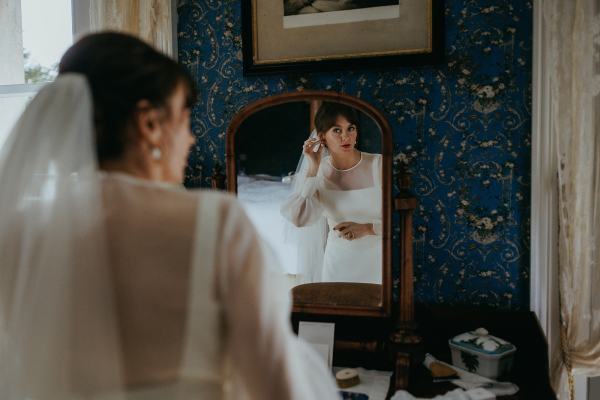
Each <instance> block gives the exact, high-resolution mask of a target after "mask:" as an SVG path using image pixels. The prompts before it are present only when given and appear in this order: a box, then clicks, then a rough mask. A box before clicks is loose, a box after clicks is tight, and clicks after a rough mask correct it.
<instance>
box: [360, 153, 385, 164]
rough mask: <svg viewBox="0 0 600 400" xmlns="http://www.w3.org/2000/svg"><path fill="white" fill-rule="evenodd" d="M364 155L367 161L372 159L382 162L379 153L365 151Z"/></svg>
mask: <svg viewBox="0 0 600 400" xmlns="http://www.w3.org/2000/svg"><path fill="white" fill-rule="evenodd" d="M362 157H363V158H364V159H365V160H367V161H372V162H380V161H381V154H379V153H367V152H365V151H363V152H362Z"/></svg>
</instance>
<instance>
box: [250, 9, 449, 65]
mask: <svg viewBox="0 0 600 400" xmlns="http://www.w3.org/2000/svg"><path fill="white" fill-rule="evenodd" d="M288 1H289V2H294V3H295V4H297V3H300V4H310V3H312V4H316V5H317V6H318V5H319V4H327V3H329V4H331V3H336V1H335V0H315V1H308V0H245V1H244V2H243V3H242V39H243V53H244V73H245V74H246V75H252V74H260V73H276V72H290V71H306V70H327V69H344V68H356V67H361V66H365V67H366V66H385V65H390V64H395V65H408V64H410V65H415V64H433V63H436V62H439V61H440V59H441V53H442V47H443V43H442V32H443V29H442V24H443V12H442V11H443V5H442V0H355V1H354V2H351V3H355V4H358V5H356V6H355V7H356V9H350V10H335V11H328V12H322V13H306V14H305V13H302V12H299V13H296V14H293V13H289V12H288V11H289V10H288V9H289V8H291V7H289V6H288V3H286V2H288ZM340 1H341V0H340ZM284 3H285V4H284ZM344 3H345V4H348V2H347V1H346V2H344ZM306 8H308V7H304V9H306ZM311 8H314V7H311ZM301 11H302V10H301Z"/></svg>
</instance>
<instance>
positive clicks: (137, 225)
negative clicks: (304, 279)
mask: <svg viewBox="0 0 600 400" xmlns="http://www.w3.org/2000/svg"><path fill="white" fill-rule="evenodd" d="M0 187H2V188H3V190H1V191H0V260H2V263H0V399H2V400H23V399H32V400H79V399H95V400H159V399H160V400H164V399H169V400H192V399H210V400H219V399H226V398H232V399H260V400H263V399H264V400H268V399H278V400H279V399H298V400H301V399H302V400H304V399H338V398H339V396H338V394H337V390H336V388H335V384H334V381H333V379H332V376H331V372H330V371H328V369H327V367H326V366H325V363H324V362H323V360H321V359H320V358H319V356H318V355H316V353H314V352H313V351H312V349H310V348H309V347H308V345H307V344H305V343H304V342H302V341H301V340H300V339H298V338H297V337H296V336H295V335H294V334H293V332H292V330H291V326H290V320H289V311H290V302H289V292H288V291H287V290H286V289H285V283H284V282H283V277H282V276H281V274H280V272H278V271H279V268H278V267H277V265H276V264H275V263H276V261H275V259H274V258H273V256H272V254H271V252H270V251H269V249H268V248H267V247H266V246H265V245H264V244H263V243H262V242H261V240H260V237H259V235H258V234H257V232H256V230H255V228H254V226H253V225H252V224H251V223H250V221H249V219H248V218H247V216H246V215H245V213H244V212H243V211H242V208H241V206H240V205H239V203H238V202H237V200H236V199H235V198H233V197H231V196H229V195H226V194H218V193H212V192H206V191H186V190H184V188H183V187H180V186H174V185H167V184H161V183H155V182H150V181H146V180H141V179H137V178H134V177H131V176H129V175H125V174H121V173H104V172H101V171H99V170H98V167H97V161H96V156H95V149H94V135H93V128H92V100H91V95H90V92H89V89H88V86H87V82H86V80H85V78H84V77H83V76H81V75H76V74H67V75H64V76H59V78H58V79H57V80H56V82H54V83H51V84H49V85H47V86H46V87H44V88H43V89H42V90H41V92H40V93H39V94H38V95H37V96H36V97H35V98H34V99H33V100H32V102H31V103H30V105H29V106H28V107H27V109H26V111H25V112H24V114H23V116H22V117H21V118H20V120H19V122H18V123H17V125H16V126H15V128H14V129H13V131H12V133H11V135H10V136H9V138H8V140H7V142H6V145H5V146H4V147H3V148H2V149H1V151H0ZM7 188H8V189H7Z"/></svg>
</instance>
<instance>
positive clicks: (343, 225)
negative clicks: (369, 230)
mask: <svg viewBox="0 0 600 400" xmlns="http://www.w3.org/2000/svg"><path fill="white" fill-rule="evenodd" d="M351 225H352V223H351V222H340V223H339V224H337V225H336V226H334V227H333V230H337V231H340V232H343V231H344V230H346V229H348V228H349V227H350V226H351Z"/></svg>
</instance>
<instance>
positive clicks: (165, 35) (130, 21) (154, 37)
mask: <svg viewBox="0 0 600 400" xmlns="http://www.w3.org/2000/svg"><path fill="white" fill-rule="evenodd" d="M172 21H173V19H172V9H171V1H168V0H90V28H91V30H92V31H98V30H104V29H110V30H118V31H124V32H128V33H131V34H133V35H136V36H138V37H140V38H142V39H143V40H145V41H146V42H148V43H150V44H151V45H153V46H154V47H155V48H157V49H159V50H161V51H162V52H163V53H165V54H168V55H170V56H172V55H173V54H174V52H173V22H172Z"/></svg>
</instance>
